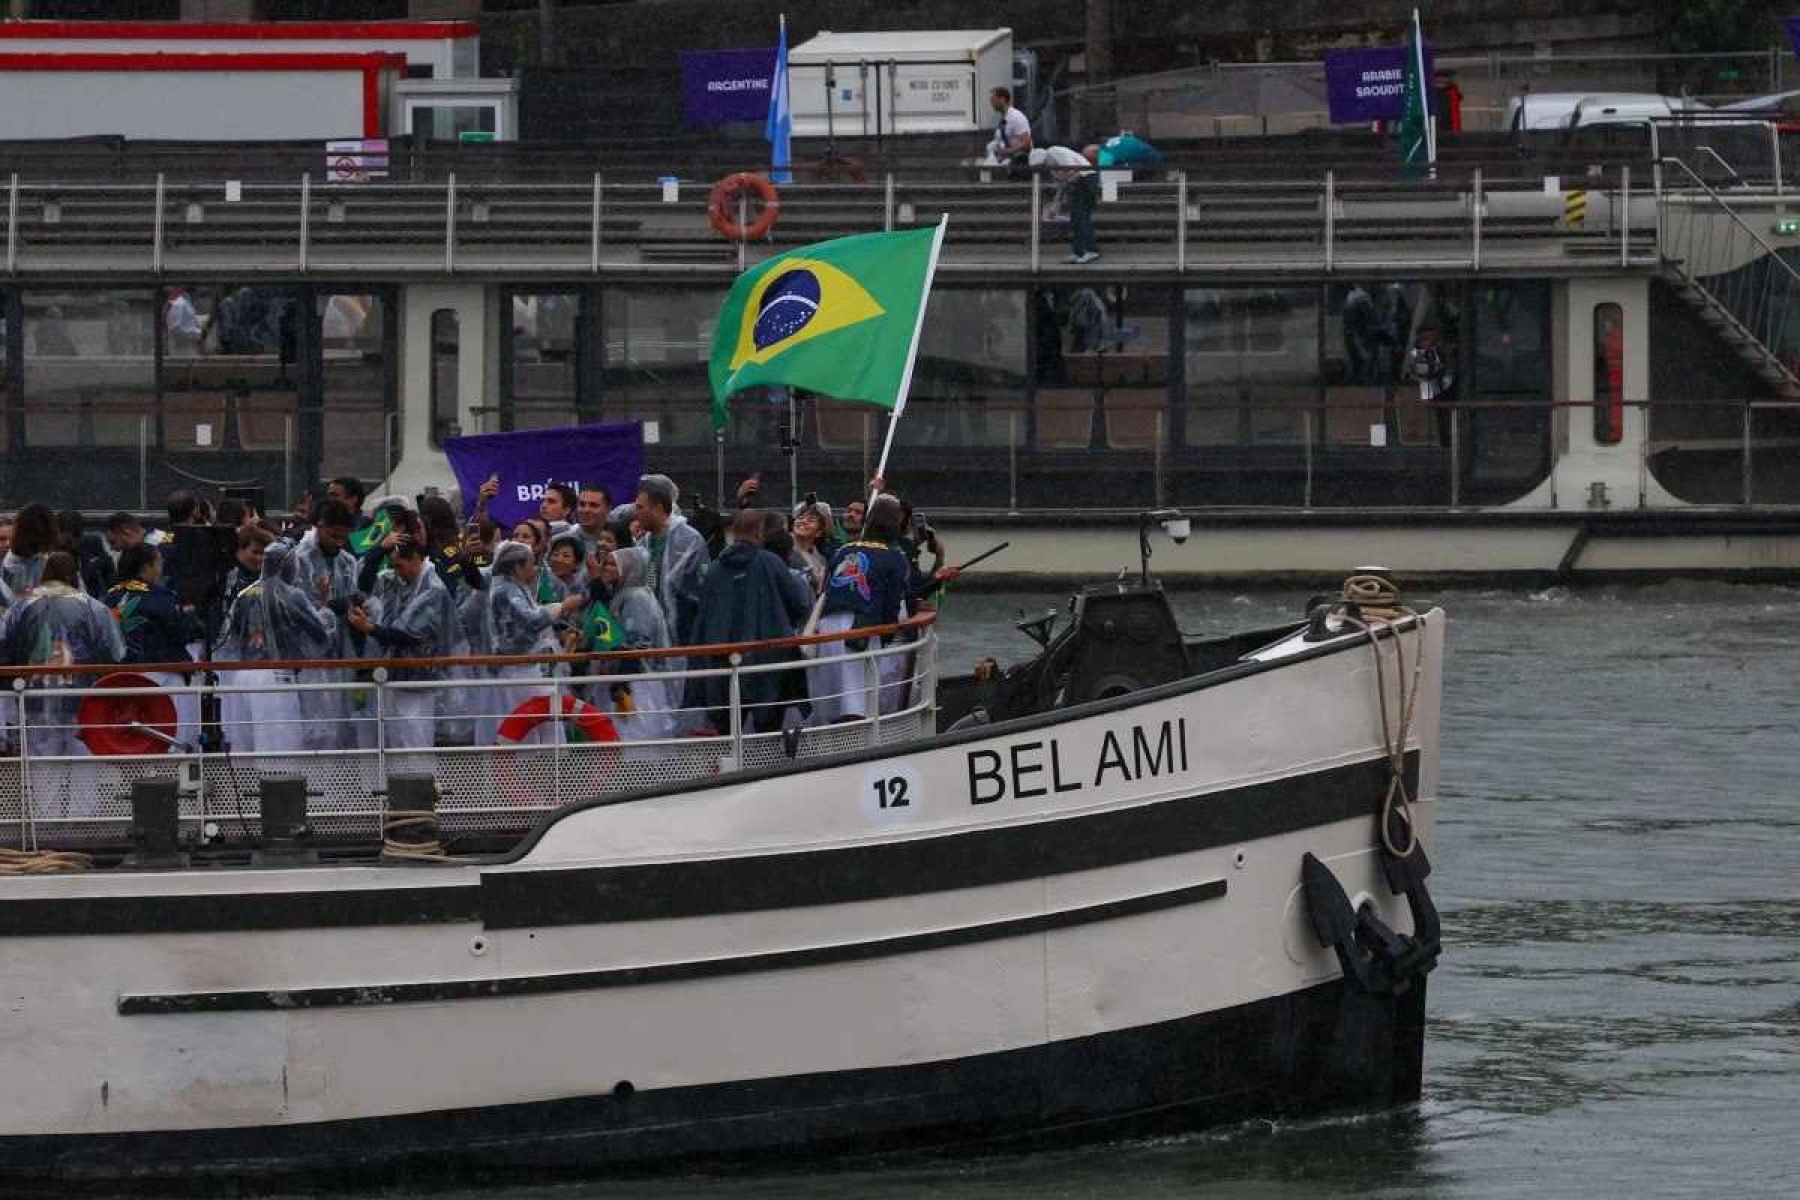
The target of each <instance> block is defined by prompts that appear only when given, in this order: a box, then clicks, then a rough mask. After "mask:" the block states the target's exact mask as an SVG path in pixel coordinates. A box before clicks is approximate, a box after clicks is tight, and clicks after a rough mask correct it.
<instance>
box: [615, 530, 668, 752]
mask: <svg viewBox="0 0 1800 1200" xmlns="http://www.w3.org/2000/svg"><path fill="white" fill-rule="evenodd" d="M600 578H601V581H602V582H604V583H605V584H606V585H607V586H608V587H610V588H611V589H612V599H611V600H610V601H609V603H608V605H607V607H608V608H609V609H610V610H611V611H612V615H613V620H615V621H617V622H618V623H619V635H620V640H619V645H618V648H619V649H621V650H664V649H667V648H668V646H669V623H668V621H667V620H665V619H664V617H663V610H662V605H660V604H658V603H657V602H656V596H655V595H654V594H653V593H652V592H651V591H650V552H649V551H648V550H643V549H640V548H638V547H636V546H631V547H627V548H624V549H619V550H614V551H613V552H612V553H611V554H609V555H607V556H606V557H605V558H604V559H602V560H601V567H600ZM634 666H635V667H636V668H637V669H640V670H642V671H644V672H646V673H649V674H653V673H655V672H659V671H663V670H666V669H667V668H666V664H665V660H663V659H655V658H653V659H647V660H643V661H641V662H637V663H635V664H634V663H632V662H629V661H627V662H621V663H617V664H614V665H611V666H605V667H602V668H601V670H602V672H603V673H608V674H610V673H612V672H614V671H620V670H627V669H631V668H633V667H634ZM649 674H647V675H646V676H645V677H643V678H638V679H633V680H632V681H631V682H630V683H629V684H617V683H615V684H613V685H612V686H611V688H610V689H609V690H610V691H612V692H613V693H614V695H613V703H611V704H609V705H608V708H609V709H611V710H612V712H613V713H614V716H613V723H614V725H615V726H616V727H617V728H618V731H619V736H620V737H621V738H623V739H625V740H626V741H649V740H651V739H654V738H666V737H672V736H674V732H675V723H676V713H675V711H674V709H675V705H674V704H673V703H671V700H670V695H669V693H670V691H671V687H670V683H669V681H668V680H665V679H657V678H651V677H649ZM621 689H623V690H624V691H625V692H627V693H628V694H629V696H630V698H631V700H630V710H629V711H622V708H623V706H622V705H621V704H620V703H619V701H618V693H619V691H620V690H621Z"/></svg>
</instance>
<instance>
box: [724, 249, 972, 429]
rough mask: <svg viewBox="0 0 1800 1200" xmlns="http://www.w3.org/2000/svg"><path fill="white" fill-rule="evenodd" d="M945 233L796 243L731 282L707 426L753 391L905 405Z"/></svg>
mask: <svg viewBox="0 0 1800 1200" xmlns="http://www.w3.org/2000/svg"><path fill="white" fill-rule="evenodd" d="M943 228H944V227H943V226H942V225H938V226H934V227H931V228H927V229H906V230H901V231H898V232H895V233H864V234H858V235H856V236H855V237H845V238H835V239H833V240H832V241H829V242H818V243H815V244H814V245H811V246H802V247H801V248H799V249H798V250H793V251H790V252H788V253H786V254H780V255H777V256H776V257H774V258H771V259H769V260H768V261H767V262H763V263H759V264H757V265H756V266H754V267H752V268H750V270H748V271H745V272H744V273H743V274H742V275H740V276H738V279H737V282H736V283H735V284H733V285H732V287H731V294H730V295H728V296H726V297H725V307H724V308H723V309H721V310H720V312H719V327H718V331H717V332H716V333H715V334H714V335H713V350H712V363H711V368H710V374H711V377H712V393H713V426H714V428H717V429H723V428H724V427H725V422H726V418H727V409H726V401H727V400H729V399H730V398H731V396H732V395H733V394H734V393H737V392H741V391H744V390H745V389H747V388H753V387H792V388H802V389H804V390H806V391H809V392H816V393H818V394H819V395H822V396H830V397H833V398H835V399H838V400H860V401H862V402H863V403H865V404H874V405H878V406H880V407H882V408H886V409H894V408H897V407H899V406H901V405H903V404H904V403H905V402H906V397H905V395H904V392H905V389H906V386H907V383H908V382H909V379H910V377H911V374H912V360H913V353H914V351H915V349H916V348H917V345H918V340H919V330H920V327H921V326H922V325H923V324H924V320H925V301H926V298H927V297H928V296H929V295H930V293H931V276H932V273H933V271H934V270H935V268H936V266H937V252H938V246H939V245H940V243H941V239H942V237H943Z"/></svg>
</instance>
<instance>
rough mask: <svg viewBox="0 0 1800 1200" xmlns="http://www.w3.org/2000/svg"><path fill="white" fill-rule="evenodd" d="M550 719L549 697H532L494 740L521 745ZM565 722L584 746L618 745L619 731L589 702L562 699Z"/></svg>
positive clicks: (519, 708)
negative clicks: (588, 744)
mask: <svg viewBox="0 0 1800 1200" xmlns="http://www.w3.org/2000/svg"><path fill="white" fill-rule="evenodd" d="M549 719H550V697H548V696H533V697H532V698H531V699H529V700H527V701H525V703H523V704H521V705H519V707H517V708H515V709H513V710H512V712H511V713H510V714H509V715H508V716H507V718H506V720H504V721H502V722H500V728H499V729H497V730H495V731H494V732H495V736H496V737H498V738H501V739H502V740H504V741H508V742H522V741H524V740H525V739H526V737H528V736H529V735H530V734H531V731H532V730H534V729H536V728H537V727H538V726H539V725H542V724H543V723H544V722H545V721H548V720H549ZM561 719H562V720H565V721H570V722H572V723H573V724H574V727H575V728H574V732H576V733H578V734H580V735H581V740H582V741H585V742H616V741H618V740H619V731H618V730H617V729H615V728H614V727H613V723H612V718H611V717H609V716H607V715H606V714H605V713H603V712H601V711H600V710H599V709H597V708H595V707H594V706H593V705H591V704H589V703H588V702H587V701H586V700H577V699H576V698H575V697H573V696H564V697H563V698H562V718H561Z"/></svg>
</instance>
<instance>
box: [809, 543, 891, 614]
mask: <svg viewBox="0 0 1800 1200" xmlns="http://www.w3.org/2000/svg"><path fill="white" fill-rule="evenodd" d="M909 568H910V564H908V563H907V561H906V556H905V555H904V554H902V553H901V552H900V551H898V550H896V549H894V548H893V547H892V546H889V545H887V544H886V543H885V542H848V543H846V544H845V545H844V546H843V547H842V548H841V549H839V550H838V552H837V553H836V554H835V555H833V556H832V559H831V573H830V575H829V576H828V577H827V578H826V580H825V608H824V610H823V615H824V616H831V615H832V614H833V613H851V614H853V615H854V616H855V617H856V627H857V628H858V629H861V628H864V627H865V626H869V625H891V624H893V623H894V622H895V621H898V620H899V619H900V605H901V604H902V603H903V602H904V601H905V600H906V597H907V595H908V594H909V592H910V581H909V579H908V578H907V576H908V574H909Z"/></svg>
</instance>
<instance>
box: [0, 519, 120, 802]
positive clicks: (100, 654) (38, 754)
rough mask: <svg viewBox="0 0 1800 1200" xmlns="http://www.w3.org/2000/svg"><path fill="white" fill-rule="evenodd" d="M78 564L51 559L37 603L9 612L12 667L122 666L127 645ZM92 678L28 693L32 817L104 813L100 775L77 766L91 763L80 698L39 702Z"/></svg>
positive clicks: (60, 556)
mask: <svg viewBox="0 0 1800 1200" xmlns="http://www.w3.org/2000/svg"><path fill="white" fill-rule="evenodd" d="M75 579H76V568H75V559H74V556H73V555H70V554H68V553H66V552H64V551H57V552H55V553H53V554H50V555H48V556H47V557H46V559H45V562H44V568H43V572H42V575H41V576H40V578H39V581H38V584H37V587H36V589H35V590H34V591H33V592H32V593H31V595H30V596H28V597H26V598H25V599H24V600H22V601H19V602H17V603H15V604H14V605H13V607H11V608H10V609H8V610H7V622H6V646H5V650H6V653H5V661H6V662H8V663H11V664H15V665H18V666H33V667H37V666H64V667H68V666H77V665H80V664H85V663H116V662H118V661H120V660H121V659H123V658H124V657H125V640H124V638H123V637H121V636H120V634H119V624H118V622H117V621H115V620H113V615H112V612H111V610H109V609H108V608H107V607H106V605H104V604H102V603H100V602H99V601H98V600H95V599H92V598H90V597H88V596H86V595H83V594H82V592H81V590H80V588H78V587H77V586H76V582H75ZM94 678H95V677H94V676H92V675H75V674H69V675H39V676H36V677H34V678H33V679H32V680H31V682H30V685H29V687H28V688H27V690H26V693H25V719H26V722H27V724H28V728H27V731H26V734H25V750H26V753H27V755H28V756H29V762H30V770H31V797H32V805H33V811H34V813H35V814H36V815H37V816H38V817H39V818H55V817H89V816H93V815H95V814H96V813H98V812H99V810H100V796H101V791H102V789H101V787H100V786H99V784H100V781H99V779H98V778H97V777H96V776H95V774H94V772H95V768H94V767H93V766H90V765H88V764H77V763H74V762H71V761H69V760H71V759H77V758H85V757H87V753H88V749H87V744H86V743H85V742H83V741H82V740H81V736H80V735H81V725H80V722H79V720H78V718H77V712H78V710H79V709H80V707H81V697H79V696H45V695H41V694H40V695H34V694H33V692H35V691H37V690H38V689H45V690H49V689H61V688H85V687H91V686H92V685H93V682H94Z"/></svg>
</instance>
